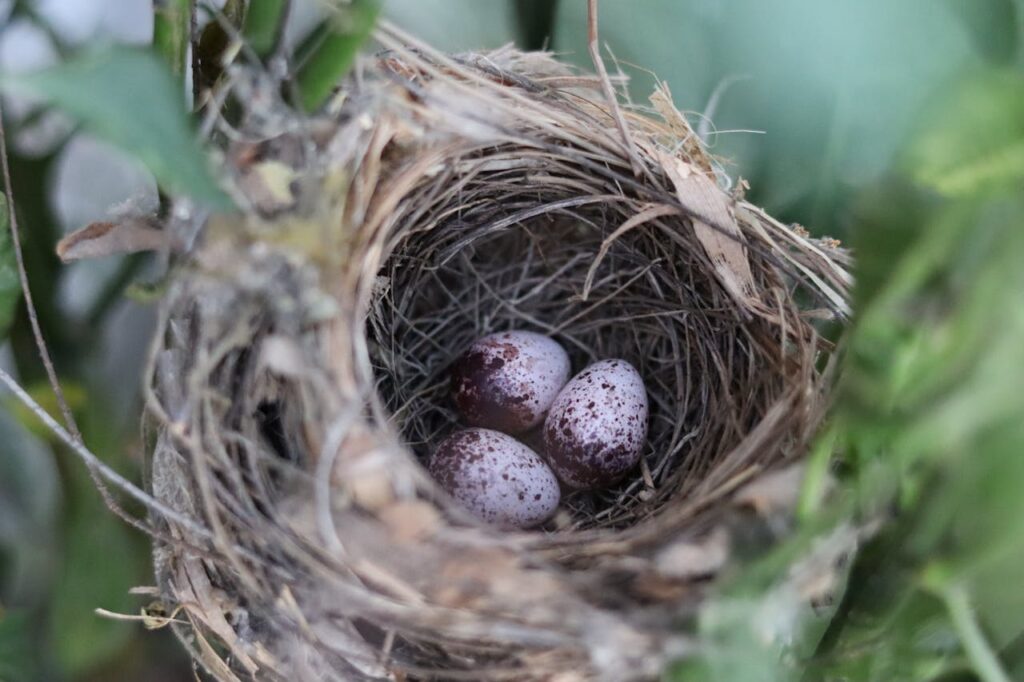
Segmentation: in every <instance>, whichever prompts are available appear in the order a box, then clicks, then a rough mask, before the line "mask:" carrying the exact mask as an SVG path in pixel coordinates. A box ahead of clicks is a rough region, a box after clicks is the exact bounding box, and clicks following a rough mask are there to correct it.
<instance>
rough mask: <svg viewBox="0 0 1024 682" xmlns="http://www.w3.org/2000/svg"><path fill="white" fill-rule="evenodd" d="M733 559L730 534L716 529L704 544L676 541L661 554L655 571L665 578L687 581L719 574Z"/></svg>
mask: <svg viewBox="0 0 1024 682" xmlns="http://www.w3.org/2000/svg"><path fill="white" fill-rule="evenodd" d="M728 558H729V535H728V533H726V532H725V529H724V528H716V529H715V530H714V531H712V532H711V534H710V535H708V536H707V537H706V538H704V539H703V540H702V541H701V542H676V543H673V544H671V545H669V546H668V547H665V548H664V549H662V550H661V551H659V552H658V554H657V556H655V558H654V566H655V569H656V570H657V571H658V573H660V574H661V575H664V576H667V577H670V578H678V579H686V578H697V577H700V576H707V575H711V574H713V573H716V572H717V571H718V570H719V569H721V568H722V566H724V565H725V562H726V561H727V560H728Z"/></svg>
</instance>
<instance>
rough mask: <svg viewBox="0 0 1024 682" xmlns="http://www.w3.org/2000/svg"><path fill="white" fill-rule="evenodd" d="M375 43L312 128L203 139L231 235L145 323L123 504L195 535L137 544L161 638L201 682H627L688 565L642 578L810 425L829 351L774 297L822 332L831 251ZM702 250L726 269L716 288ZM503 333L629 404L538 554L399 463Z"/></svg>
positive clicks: (487, 80) (585, 92) (642, 129)
mask: <svg viewBox="0 0 1024 682" xmlns="http://www.w3.org/2000/svg"><path fill="white" fill-rule="evenodd" d="M379 39H380V40H381V41H382V42H383V43H384V44H385V45H386V46H387V47H389V48H391V50H392V51H391V52H389V53H386V54H385V55H383V56H380V57H378V58H375V59H373V60H369V61H367V62H366V63H364V64H363V65H362V66H361V68H360V70H359V72H358V73H357V74H356V76H355V77H354V78H353V79H352V80H351V82H349V83H348V84H347V85H346V87H345V88H344V89H343V90H342V93H341V94H340V95H339V97H338V98H337V99H336V100H335V103H336V104H337V106H336V107H335V108H334V113H333V114H332V115H330V116H328V117H322V118H320V119H317V120H314V121H308V120H304V119H296V117H294V116H292V117H291V120H292V121H297V122H295V123H294V124H293V125H290V126H288V127H287V129H286V130H285V131H284V132H281V131H280V130H277V131H275V133H274V134H273V135H271V134H270V133H268V131H267V130H266V129H261V128H259V127H257V128H256V129H255V130H250V131H243V132H244V133H245V134H244V135H241V134H240V133H239V131H233V135H234V136H235V137H236V138H237V137H239V136H241V137H242V139H243V140H245V141H244V142H242V143H236V150H235V151H236V152H237V148H239V147H240V148H241V149H242V150H243V151H244V152H245V153H231V152H229V154H228V158H229V159H233V160H234V161H233V167H232V169H231V172H232V174H233V176H234V178H235V180H236V190H237V192H238V193H239V199H240V202H241V203H243V204H247V205H249V207H250V210H249V212H248V214H247V215H245V216H242V217H241V219H239V218H238V217H235V218H232V219H231V220H230V221H229V223H230V224H229V225H228V226H227V227H228V228H230V229H227V230H224V229H217V226H216V225H208V226H207V227H206V231H207V235H206V238H205V242H204V244H203V245H202V246H201V247H200V248H199V249H198V250H197V251H196V252H194V253H193V254H191V255H190V256H188V258H187V259H186V262H185V263H184V264H183V265H182V267H181V268H180V272H181V273H182V274H181V275H180V276H178V277H177V278H176V279H175V281H174V283H173V285H172V287H171V290H170V292H169V294H168V296H167V299H166V302H165V304H164V307H163V317H162V324H161V329H160V333H159V335H158V339H157V343H156V345H155V347H154V353H153V363H152V372H151V377H150V384H149V386H150V387H149V390H148V399H147V403H148V407H149V414H150V416H151V420H152V422H153V425H154V427H155V429H156V434H157V436H156V446H155V448H154V451H153V454H152V457H151V462H150V468H151V474H150V478H151V485H152V489H153V492H154V495H155V496H156V497H157V498H158V499H160V500H162V501H164V502H166V503H168V504H169V505H170V506H172V507H173V508H175V509H177V510H179V511H181V512H183V513H186V514H188V515H190V516H193V517H195V518H196V519H198V520H200V521H201V522H202V523H204V524H205V525H206V526H207V527H209V528H210V529H211V531H212V534H213V537H214V540H213V541H212V542H203V541H200V540H199V539H198V538H194V537H189V534H188V533H187V532H186V531H185V529H182V528H180V527H176V526H175V524H174V523H173V522H172V521H170V520H163V527H164V530H165V535H166V536H167V538H170V540H168V539H166V538H165V539H164V540H163V541H161V542H160V543H158V547H157V552H156V563H157V576H158V580H159V582H160V587H161V591H162V593H163V595H164V599H165V600H166V601H167V602H169V604H177V605H180V606H181V607H182V609H183V612H184V614H185V616H186V618H187V620H188V621H189V627H188V628H179V634H180V635H181V637H182V639H183V640H184V641H185V642H186V643H187V644H188V646H190V647H191V648H192V650H193V653H194V655H195V656H196V658H197V660H200V661H202V662H203V664H204V665H205V667H206V668H207V670H209V671H210V672H211V673H212V674H214V675H215V676H216V677H218V678H219V679H237V676H238V675H252V674H258V675H259V676H264V677H266V678H267V679H285V678H287V679H295V678H298V679H398V678H400V677H401V676H402V675H412V676H413V677H414V678H418V677H423V678H442V679H476V680H484V679H551V677H552V676H555V675H564V676H566V677H563V678H562V679H567V680H568V679H590V678H599V679H615V680H623V679H632V678H644V677H651V676H655V675H657V674H658V673H659V671H660V670H661V669H662V666H663V665H664V663H665V661H666V660H668V659H669V658H671V657H673V656H676V655H678V654H680V653H681V651H682V650H683V649H684V648H685V647H683V643H684V639H683V638H682V637H681V636H680V635H679V633H678V632H677V629H678V618H679V614H680V613H683V612H685V611H686V610H687V609H688V608H690V609H692V608H694V604H695V603H696V601H698V600H699V597H700V590H699V589H694V587H693V585H694V584H695V583H694V580H696V579H706V578H707V577H708V576H709V575H710V574H713V573H714V571H715V570H716V569H717V564H716V565H711V566H710V567H709V568H707V569H705V570H698V571H696V572H694V571H693V570H689V571H687V570H682V571H679V570H676V569H673V570H676V572H675V573H674V574H672V571H668V572H667V573H668V574H666V570H665V569H664V566H662V567H661V568H659V566H660V565H661V564H659V559H658V557H659V556H662V557H663V556H664V553H665V551H666V549H668V548H670V547H671V546H673V543H680V542H682V543H688V542H689V543H693V542H702V541H706V540H708V538H712V539H715V541H716V542H717V541H718V540H717V538H719V537H720V536H719V535H718V534H716V533H717V531H715V530H714V528H716V524H717V522H718V521H717V520H719V519H720V517H721V510H722V509H723V505H724V504H726V503H727V499H728V495H729V494H730V493H731V492H732V491H734V490H736V488H737V487H738V486H739V485H741V484H742V483H744V482H747V481H749V480H751V478H753V477H754V476H755V475H757V474H758V473H759V472H762V471H764V470H767V469H770V468H771V467H773V466H775V465H776V464H779V463H780V462H783V461H787V460H791V459H793V458H795V457H798V456H799V455H801V454H802V448H803V446H804V445H805V443H806V440H807V438H808V436H809V434H810V433H811V432H812V430H813V428H814V427H815V425H816V423H817V420H818V419H819V418H820V414H821V410H822V403H823V395H822V394H823V390H824V387H823V381H822V378H821V376H820V374H819V373H818V372H817V371H816V369H815V367H816V364H817V363H819V362H820V361H821V359H822V357H823V355H824V354H827V351H828V346H827V344H825V343H823V342H822V341H821V340H820V339H819V338H818V336H817V334H816V333H815V331H814V328H813V326H812V324H811V323H810V321H809V316H808V311H807V307H808V306H806V305H801V304H798V300H799V299H800V298H801V297H805V298H807V299H808V300H811V301H814V302H815V306H820V307H822V308H824V309H825V312H826V313H827V312H828V308H829V307H832V308H841V307H842V305H843V300H844V292H845V286H846V283H847V282H846V278H845V273H844V272H843V270H842V268H841V267H840V266H839V265H838V264H837V263H836V261H835V258H834V257H835V256H838V254H832V253H830V252H829V251H828V247H827V246H826V245H823V244H819V243H815V242H813V241H812V240H809V239H806V238H805V237H804V236H802V235H800V234H798V233H796V232H795V231H794V230H792V229H790V228H787V227H785V226H783V225H781V224H779V223H778V222H776V221H774V220H772V219H771V218H770V217H768V216H767V215H765V214H764V213H763V212H761V211H759V210H757V209H756V208H754V207H752V206H750V205H748V204H746V203H745V202H743V201H742V200H741V199H739V198H735V197H732V198H728V199H727V203H728V206H729V207H730V216H731V219H732V220H733V221H734V226H735V232H729V231H728V230H726V229H725V228H724V227H723V226H722V225H720V224H713V223H714V222H715V221H713V220H709V219H708V215H707V212H706V210H704V209H706V206H704V205H697V206H696V207H695V206H693V205H687V204H686V203H684V202H683V201H681V199H680V194H679V191H678V190H679V185H678V184H677V179H678V178H676V177H673V175H672V173H671V172H669V171H668V170H667V169H666V166H665V163H666V155H671V157H672V158H678V159H682V160H684V161H685V162H686V163H687V164H689V165H690V166H691V167H693V168H695V169H697V170H698V171H700V172H701V173H703V174H704V175H705V176H706V177H709V178H710V177H712V174H713V173H714V167H713V162H712V160H711V159H710V158H709V157H707V156H706V154H705V153H704V152H703V150H701V149H700V147H699V144H698V143H696V141H695V138H694V137H693V135H692V131H690V130H689V127H688V126H687V125H686V124H685V121H684V120H683V119H682V118H681V117H679V116H678V114H674V110H672V111H666V110H664V107H662V111H663V114H664V118H663V120H662V121H657V120H655V119H652V118H650V117H647V116H645V115H643V114H642V113H639V112H631V113H629V115H628V121H629V125H630V130H631V135H633V136H634V140H635V142H636V145H637V146H636V149H637V150H638V151H637V152H635V154H636V156H631V153H630V151H629V147H628V146H626V145H624V144H623V143H622V140H621V137H620V136H619V131H618V130H617V129H616V126H615V121H614V117H613V116H612V113H611V112H610V111H609V109H608V106H607V103H606V102H604V101H603V100H602V98H601V94H600V89H599V88H598V87H597V85H599V84H598V83H596V82H595V81H594V80H593V79H589V78H587V77H583V76H576V75H574V74H572V73H571V72H569V71H567V70H566V69H565V68H564V67H562V66H561V65H559V64H558V63H557V62H555V61H554V60H553V59H551V58H550V57H549V56H547V55H535V54H523V53H519V52H516V51H514V50H503V51H499V52H496V53H490V54H487V55H469V56H466V57H463V58H458V59H453V58H448V57H445V56H444V55H440V54H438V53H435V52H433V51H431V50H430V49H429V48H428V47H426V46H423V45H418V46H417V50H416V51H413V50H410V49H408V48H407V47H406V44H407V43H408V42H411V40H410V39H409V38H408V37H407V36H403V35H401V34H400V33H398V32H397V31H396V30H395V29H391V28H389V27H385V29H384V31H383V32H382V33H381V34H380V35H379ZM673 114H674V115H673ZM271 118H272V117H262V118H261V119H260V120H261V121H263V122H264V123H263V124H264V125H265V122H266V121H267V120H269V119H271ZM283 118H284V120H289V117H288V116H284V117H283ZM279 120H280V119H279ZM253 125H255V124H253ZM271 138H272V139H271ZM253 150H258V153H257V152H254V151H253ZM281 150H290V151H286V152H282V151H281ZM243 158H244V159H245V161H244V162H240V161H239V159H243ZM254 159H255V160H256V162H254V161H253V160H254ZM634 166H639V168H640V171H641V172H640V174H639V175H637V174H635V173H634V172H633V167H634ZM281 167H284V168H286V169H288V170H290V171H291V176H290V177H292V181H291V182H290V183H289V184H288V190H289V192H288V193H287V196H286V198H285V199H284V200H283V201H279V202H278V203H277V204H274V205H273V206H271V207H268V205H267V202H266V194H267V193H266V192H265V191H264V192H262V194H261V193H260V192H259V191H254V188H257V189H258V188H260V187H263V189H265V180H266V171H268V170H269V169H271V168H272V169H273V171H274V173H275V174H279V173H280V172H281ZM260 173H263V175H262V176H260V175H259V174H260ZM260 177H262V178H263V180H264V185H262V186H261V185H260V184H259V182H254V178H256V179H257V180H258V179H259V178H260ZM274 196H275V197H278V196H279V195H274ZM722 196H723V197H725V194H724V193H722ZM695 222H698V223H702V224H704V226H705V228H706V230H705V234H704V237H705V238H704V239H703V240H702V239H701V237H700V236H699V233H698V231H697V230H696V229H695V227H694V225H695ZM193 227H194V226H191V225H179V226H177V227H176V226H174V225H171V226H170V228H171V229H181V230H185V229H192V228H193ZM222 227H223V226H222ZM708 229H710V230H711V231H713V232H715V233H716V234H719V235H725V238H727V239H731V240H732V242H733V243H737V244H742V248H741V250H740V252H741V253H742V254H743V255H744V258H745V259H746V262H747V263H748V265H749V280H748V281H747V288H746V289H743V290H742V291H740V290H737V289H736V287H731V286H730V282H729V281H728V279H727V278H725V279H723V273H722V262H721V260H720V258H718V259H716V256H721V254H717V253H715V252H714V251H713V249H712V250H710V251H709V247H708V246H707V230H708ZM733 252H734V253H735V250H734V251H733ZM815 312H816V314H821V313H822V310H816V311H815ZM509 328H529V329H534V330H537V331H543V332H546V333H549V334H551V335H552V336H553V337H554V338H556V339H557V340H559V341H560V342H561V343H562V344H563V345H564V346H565V347H566V348H567V350H569V352H570V356H571V357H572V360H573V365H574V369H575V370H579V369H581V368H582V366H583V365H584V364H586V363H588V362H590V361H593V360H597V359H603V358H609V357H623V358H625V359H627V360H629V361H630V362H632V363H634V364H635V365H636V366H637V367H638V369H639V370H640V372H641V374H642V375H643V377H644V379H645V381H646V383H647V388H648V392H649V397H650V403H651V421H650V434H649V442H648V445H647V448H646V450H645V453H644V456H643V464H642V466H641V467H640V468H639V469H638V471H637V472H636V474H635V475H633V476H631V477H629V478H628V479H627V480H625V481H624V482H623V483H622V484H620V485H619V486H618V487H616V488H615V489H613V490H608V491H602V492H599V493H596V494H589V493H586V494H584V493H580V494H576V495H573V496H570V497H568V498H566V499H565V500H564V501H563V506H564V507H565V510H564V511H563V512H561V513H560V514H559V516H557V517H556V519H555V521H554V522H553V523H552V524H551V525H550V526H548V527H546V528H545V529H544V530H543V531H534V532H518V533H517V532H507V531H498V530H496V529H493V528H489V527H486V526H484V525H481V524H480V523H479V522H477V521H475V520H474V519H472V518H471V517H470V516H469V515H468V514H467V513H466V512H465V511H463V510H461V509H460V508H459V507H458V506H457V505H456V504H455V503H454V502H453V501H452V500H451V499H450V498H448V497H447V496H446V495H444V494H443V493H442V492H441V491H440V490H439V489H438V488H437V486H436V485H435V484H434V482H433V481H431V480H430V479H429V477H428V476H427V474H426V472H425V470H424V468H423V466H422V464H423V463H424V462H425V458H426V457H427V456H428V455H429V452H430V450H431V448H432V446H433V445H434V444H435V443H436V442H437V441H438V440H439V439H440V438H442V437H444V436H445V435H447V434H448V433H450V432H451V431H452V430H453V429H454V428H456V420H455V418H454V415H453V412H452V410H451V406H450V403H449V401H448V399H447V396H446V394H447V389H448V384H447V375H446V373H447V369H448V366H449V365H450V363H451V361H452V359H453V358H454V357H455V356H456V355H457V354H458V353H459V352H460V351H461V350H462V349H463V348H464V347H465V346H466V345H467V344H468V343H470V342H471V341H472V340H473V339H475V338H477V337H479V336H481V335H483V334H485V333H488V332H491V331H497V330H502V329H509ZM662 563H664V562H662ZM677 568H678V567H677ZM573 676H576V677H573Z"/></svg>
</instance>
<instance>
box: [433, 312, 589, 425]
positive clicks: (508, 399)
mask: <svg viewBox="0 0 1024 682" xmlns="http://www.w3.org/2000/svg"><path fill="white" fill-rule="evenodd" d="M569 370H570V366H569V356H568V355H567V354H566V352H565V349H564V348H562V346H560V345H559V344H558V343H557V342H556V341H554V340H552V339H550V338H548V337H546V336H544V335H542V334H537V333H534V332H527V331H507V332H499V333H497V334H490V335H488V336H485V337H483V338H481V339H480V340H478V341H477V342H476V343H474V344H473V345H472V346H470V347H469V350H467V351H466V352H465V353H463V354H462V355H461V356H459V358H458V359H456V360H455V362H454V363H453V364H452V394H453V396H454V399H455V407H456V408H457V409H458V411H459V413H460V414H461V415H462V419H463V421H464V422H465V423H466V424H468V425H469V426H479V427H482V428H486V429H495V430H497V431H503V432H505V433H521V432H523V431H526V430H528V429H531V428H533V427H534V426H537V425H538V424H540V423H541V422H542V421H543V420H544V415H545V414H547V412H548V410H549V409H550V408H551V403H553V402H554V400H555V397H556V396H557V395H558V392H559V391H560V390H561V389H562V387H563V386H565V382H566V381H568V380H569Z"/></svg>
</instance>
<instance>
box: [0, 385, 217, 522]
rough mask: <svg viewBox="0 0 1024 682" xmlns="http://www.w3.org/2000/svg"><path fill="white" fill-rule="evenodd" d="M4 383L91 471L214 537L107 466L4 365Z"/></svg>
mask: <svg viewBox="0 0 1024 682" xmlns="http://www.w3.org/2000/svg"><path fill="white" fill-rule="evenodd" d="M0 383H2V384H4V385H5V386H7V389H8V390H9V391H10V392H11V393H13V394H14V397H16V398H17V399H18V400H20V401H21V402H22V404H24V405H25V407H27V408H28V409H29V410H31V412H32V413H33V414H35V415H36V416H37V417H38V418H39V419H40V420H41V421H42V422H43V424H45V425H46V428H48V429H49V430H50V432H51V433H53V434H54V435H55V436H57V438H58V439H60V441H61V442H62V443H64V444H65V445H67V446H68V447H69V448H71V450H72V451H73V452H74V453H75V454H76V455H78V456H79V457H80V458H81V459H82V461H83V462H85V465H86V466H87V467H89V470H90V471H93V472H95V473H96V474H97V475H98V476H101V477H102V478H104V479H105V480H106V481H107V482H109V483H110V484H111V485H114V486H116V487H117V488H118V489H120V490H122V491H124V492H125V493H126V494H127V495H128V496H129V497H131V498H132V499H134V500H136V501H137V502H139V503H141V504H142V505H143V506H145V507H146V508H148V509H151V510H153V511H154V512H157V513H158V514H160V515H161V516H162V517H164V518H165V519H168V520H171V521H174V522H175V523H177V524H178V525H180V526H181V527H182V528H183V529H185V530H187V531H188V532H190V533H192V534H194V535H195V536H196V537H199V538H202V539H204V540H211V541H212V540H213V533H211V532H210V531H209V530H208V529H206V528H204V527H202V526H200V525H199V524H197V523H196V522H195V521H194V520H192V519H190V518H189V517H187V516H185V515H183V514H181V513H180V512H177V511H175V510H174V509H171V508H170V507H168V506H166V505H164V504H163V503H161V502H160V501H158V500H157V499H155V498H154V497H153V496H151V495H149V494H147V493H146V492H145V491H144V490H142V489H141V488H139V487H138V486H137V485H135V484H134V483H132V482H131V481H129V480H128V479H127V478H125V477H124V476H122V475H121V474H119V473H117V471H115V470H114V469H112V468H110V467H109V466H107V465H106V464H105V463H104V462H103V461H102V460H101V459H100V458H99V457H97V456H96V455H95V454H93V453H92V451H91V450H89V448H87V447H86V446H85V445H84V444H83V443H82V441H81V439H80V438H76V437H74V436H72V435H71V434H70V433H69V432H68V431H67V429H65V428H64V427H63V426H61V425H60V424H59V423H58V422H57V420H56V419H54V418H53V417H51V416H50V414H49V413H48V412H47V411H46V410H44V409H43V408H42V407H41V406H40V405H39V403H37V402H36V401H35V400H33V399H32V396H30V395H29V394H28V393H26V392H25V389H23V388H22V387H21V386H20V385H19V384H18V382H17V381H15V380H14V378H13V377H12V376H11V375H10V374H8V373H7V372H5V371H4V370H3V369H0Z"/></svg>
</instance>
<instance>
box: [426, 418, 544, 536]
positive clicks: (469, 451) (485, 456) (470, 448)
mask: <svg viewBox="0 0 1024 682" xmlns="http://www.w3.org/2000/svg"><path fill="white" fill-rule="evenodd" d="M430 473H431V475H432V476H433V477H434V478H435V479H436V480H437V482H438V483H440V484H441V487H443V488H444V489H445V490H447V491H448V492H449V493H450V494H451V495H452V497H454V498H455V499H457V500H458V501H459V502H461V503H462V504H463V505H464V506H465V507H466V509H468V510H469V511H471V512H473V514H475V515H476V516H478V517H479V518H481V519H483V520H484V521H487V522H488V523H493V524H494V525H497V526H502V527H506V528H529V527H531V526H536V525H537V524H539V523H543V522H544V521H546V520H547V519H549V518H551V516H552V515H553V514H554V513H555V510H556V509H558V502H559V499H560V496H561V493H560V491H559V486H558V479H556V478H555V475H554V473H552V471H551V468H550V467H549V466H548V465H547V464H546V463H545V462H544V460H543V459H541V457H540V455H538V454H537V453H536V452H534V451H533V450H531V449H530V448H528V447H526V446H525V445H523V444H522V443H520V442H519V441H517V440H516V439H515V438H512V437H511V436H506V435H505V434H503V433H498V432H497V431H491V430H488V429H465V430H464V431H457V432H456V433H454V434H452V435H451V436H449V437H448V438H446V439H445V440H444V441H442V442H441V444H440V445H439V446H438V447H437V450H436V451H435V452H434V456H433V458H432V459H431V460H430Z"/></svg>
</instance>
